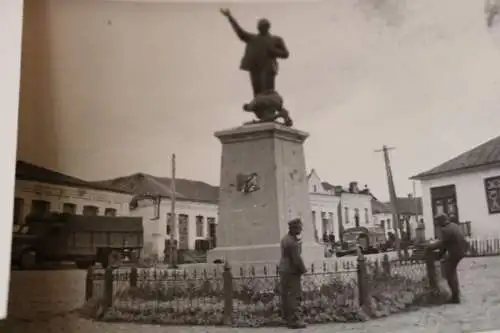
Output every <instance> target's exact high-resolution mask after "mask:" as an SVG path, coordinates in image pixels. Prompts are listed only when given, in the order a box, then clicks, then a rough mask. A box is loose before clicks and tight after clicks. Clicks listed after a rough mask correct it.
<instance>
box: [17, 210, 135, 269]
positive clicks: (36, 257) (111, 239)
mask: <svg viewBox="0 0 500 333" xmlns="http://www.w3.org/2000/svg"><path fill="white" fill-rule="evenodd" d="M143 237H144V229H143V223H142V218H141V217H121V216H120V217H112V216H83V215H70V214H65V213H50V214H47V215H44V216H28V217H27V218H26V219H25V223H24V224H22V225H20V226H18V227H17V228H15V229H14V233H13V237H12V251H11V264H12V266H18V267H19V268H21V269H34V268H36V267H38V266H40V265H42V264H44V263H48V262H55V263H61V262H64V261H71V262H74V263H75V264H76V266H77V267H78V268H80V269H86V268H88V267H89V266H91V265H93V264H95V263H100V264H101V265H102V266H103V267H108V266H109V265H110V264H114V263H116V262H121V261H122V260H125V261H127V260H128V261H136V260H138V259H139V257H140V253H141V250H142V247H143Z"/></svg>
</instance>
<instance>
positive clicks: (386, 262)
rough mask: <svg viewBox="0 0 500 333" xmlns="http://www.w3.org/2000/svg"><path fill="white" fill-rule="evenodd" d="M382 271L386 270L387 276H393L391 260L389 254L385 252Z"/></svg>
mask: <svg viewBox="0 0 500 333" xmlns="http://www.w3.org/2000/svg"><path fill="white" fill-rule="evenodd" d="M382 271H383V272H384V276H385V277H390V276H391V263H390V262H389V256H388V255H387V253H386V254H384V257H383V259H382Z"/></svg>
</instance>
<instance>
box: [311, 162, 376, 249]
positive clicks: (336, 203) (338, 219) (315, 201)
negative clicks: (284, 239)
mask: <svg viewBox="0 0 500 333" xmlns="http://www.w3.org/2000/svg"><path fill="white" fill-rule="evenodd" d="M308 182H309V198H310V202H311V209H312V216H313V223H314V228H315V231H316V233H317V234H318V238H319V240H321V239H322V235H323V233H324V232H325V231H326V233H327V234H330V233H332V232H333V234H334V235H335V239H337V240H338V239H339V235H340V233H341V230H344V229H347V228H352V227H359V226H373V225H374V223H373V217H372V209H371V195H370V191H369V190H368V188H367V187H365V188H364V189H363V190H360V189H359V188H358V183H357V182H351V183H350V184H349V188H348V189H344V188H343V187H342V186H339V185H332V184H330V183H328V182H323V181H322V180H321V179H320V178H319V176H318V174H317V173H316V170H314V169H312V170H311V173H310V174H309V175H308Z"/></svg>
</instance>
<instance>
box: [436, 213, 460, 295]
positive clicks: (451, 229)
mask: <svg viewBox="0 0 500 333" xmlns="http://www.w3.org/2000/svg"><path fill="white" fill-rule="evenodd" d="M434 223H435V225H436V226H437V227H439V228H440V229H441V237H440V239H439V241H437V242H435V243H433V244H431V245H429V246H427V249H428V250H435V249H439V250H440V257H442V256H443V255H444V254H445V253H446V256H445V258H444V260H442V265H443V272H444V275H445V278H446V281H447V282H448V285H449V286H450V291H451V299H450V300H449V303H453V304H459V303H460V285H459V282H458V274H457V267H458V264H459V263H460V261H461V260H462V259H463V258H464V257H465V254H466V252H467V246H468V243H467V241H466V240H465V237H464V236H463V235H462V232H461V231H460V228H459V226H458V225H457V224H456V223H452V222H450V219H449V218H448V216H447V215H446V214H438V215H437V216H436V217H435V218H434Z"/></svg>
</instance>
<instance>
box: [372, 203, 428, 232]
mask: <svg viewBox="0 0 500 333" xmlns="http://www.w3.org/2000/svg"><path fill="white" fill-rule="evenodd" d="M396 204H397V210H398V214H399V221H400V223H402V228H403V231H407V230H408V228H409V230H410V237H412V238H414V237H415V229H416V228H417V226H418V222H419V221H420V220H421V219H422V218H423V214H422V198H414V197H413V196H412V195H408V197H406V198H397V201H396ZM372 212H373V217H374V221H375V222H374V223H375V224H376V225H379V226H381V227H382V228H384V230H385V231H386V232H387V233H389V232H392V233H395V232H396V231H395V225H394V223H393V216H392V209H391V203H390V202H380V201H379V200H378V199H377V198H375V197H372ZM398 234H399V233H398Z"/></svg>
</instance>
